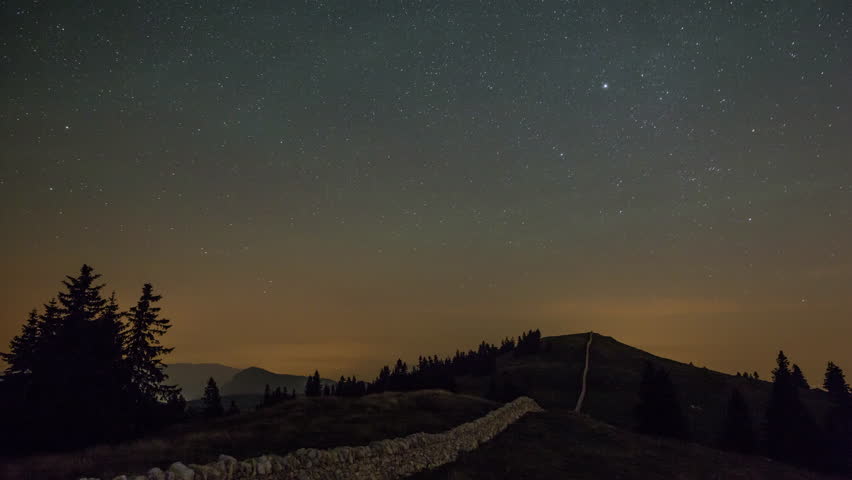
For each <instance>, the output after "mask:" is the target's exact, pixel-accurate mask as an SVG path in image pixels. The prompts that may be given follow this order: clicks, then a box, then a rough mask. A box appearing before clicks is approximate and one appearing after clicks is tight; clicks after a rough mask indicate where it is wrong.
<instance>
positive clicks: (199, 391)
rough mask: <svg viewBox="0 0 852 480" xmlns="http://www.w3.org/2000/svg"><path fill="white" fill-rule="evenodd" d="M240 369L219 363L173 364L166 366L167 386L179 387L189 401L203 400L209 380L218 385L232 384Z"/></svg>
mask: <svg viewBox="0 0 852 480" xmlns="http://www.w3.org/2000/svg"><path fill="white" fill-rule="evenodd" d="M239 372H240V369H239V368H234V367H229V366H227V365H222V364H219V363H173V364H171V365H166V375H168V376H169V378H168V380H166V383H167V384H170V385H175V384H176V385H177V386H178V387H180V389H181V390H182V391H183V396H184V398H186V399H187V400H194V399H197V398H201V397H202V395H204V387H205V386H206V385H207V380H209V379H210V377H213V380H216V384H217V385H224V384H225V383H227V382H230V381H231V379H232V378H234V375H236V374H237V373H239Z"/></svg>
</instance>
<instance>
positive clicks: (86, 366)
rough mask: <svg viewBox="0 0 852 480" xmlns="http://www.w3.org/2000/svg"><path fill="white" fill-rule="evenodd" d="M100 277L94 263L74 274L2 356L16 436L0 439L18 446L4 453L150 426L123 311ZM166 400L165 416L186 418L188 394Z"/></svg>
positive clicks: (71, 444)
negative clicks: (139, 398)
mask: <svg viewBox="0 0 852 480" xmlns="http://www.w3.org/2000/svg"><path fill="white" fill-rule="evenodd" d="M99 278H100V275H97V274H95V273H94V271H93V269H92V268H91V267H90V266H88V265H83V266H82V268H81V269H80V272H79V274H78V275H77V276H67V277H66V280H64V281H63V282H62V284H63V286H64V291H61V292H59V294H58V300H57V298H54V299H52V300H51V301H50V302H48V303H47V304H45V305H44V312H43V313H42V314H40V315H32V314H31V315H30V317H29V319H28V320H27V322H26V324H25V325H24V328H23V331H22V333H21V335H19V336H17V337H16V338H14V339H13V341H12V343H11V344H10V348H11V349H10V352H9V353H8V354H4V355H3V358H4V359H6V360H7V361H8V362H9V368H7V370H6V372H5V374H4V375H3V381H2V382H0V389H2V392H0V400H2V406H0V412H2V414H3V415H4V416H5V417H7V418H2V419H0V423H2V424H3V425H4V431H5V432H8V433H9V434H8V435H5V436H3V439H2V440H0V441H2V442H6V443H9V442H11V443H12V445H10V447H11V448H5V447H6V446H7V445H0V447H4V448H0V450H4V451H27V450H33V449H56V448H75V447H79V446H83V445H87V444H91V443H94V442H100V441H114V440H119V439H123V438H126V437H128V436H131V435H134V434H138V433H140V432H141V431H142V430H143V427H146V423H145V422H142V421H140V419H139V418H138V416H137V414H138V411H139V407H138V404H137V402H136V396H135V395H133V392H134V387H133V384H132V377H133V376H132V369H131V368H130V365H131V363H130V362H129V361H128V358H127V357H128V356H127V350H126V349H125V347H126V342H125V335H124V327H123V324H122V318H123V314H122V312H121V311H120V309H119V306H118V302H117V300H116V298H115V294H113V295H112V296H111V297H109V298H104V297H103V296H102V295H101V290H102V289H103V285H100V284H98V283H97V281H98V279H99ZM163 400H165V401H166V402H167V403H166V404H165V405H162V406H161V407H162V409H161V410H162V412H161V413H158V416H161V417H163V418H168V419H170V420H177V419H179V418H181V417H182V415H183V407H184V406H185V401H184V400H183V399H182V397H180V396H179V395H169V396H167V397H166V398H164V399H163ZM178 409H180V410H181V411H180V412H178V411H177V410H178ZM57 431H61V432H63V434H62V435H55V434H54V433H55V432H57Z"/></svg>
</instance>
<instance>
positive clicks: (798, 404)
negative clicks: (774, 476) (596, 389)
mask: <svg viewBox="0 0 852 480" xmlns="http://www.w3.org/2000/svg"><path fill="white" fill-rule="evenodd" d="M776 364H777V366H776V368H775V369H773V371H772V391H771V393H770V396H769V401H768V403H767V405H766V410H765V412H764V421H763V423H762V426H763V429H762V431H758V432H755V429H754V423H753V421H752V412H751V410H750V408H749V406H748V402H747V401H746V397H745V396H744V395H743V394H742V392H741V391H740V390H739V389H738V388H734V389H732V391H731V393H730V397H729V400H728V405H727V411H726V417H725V421H724V424H723V426H722V430H721V432H720V433H719V440H718V446H719V447H721V448H723V449H725V450H730V451H735V452H739V453H746V454H752V453H764V454H766V455H768V456H769V457H770V458H773V459H775V460H778V461H781V462H786V463H791V464H794V465H797V466H801V467H805V468H810V469H813V470H819V471H824V472H831V473H846V474H850V473H852V391H850V387H849V385H848V384H847V383H846V378H845V376H844V374H843V370H841V368H840V367H839V366H837V365H836V364H834V363H833V362H828V364H827V366H826V370H825V376H824V379H823V384H822V387H823V389H824V390H825V392H827V393H826V394H827V395H828V397H829V398H830V401H831V407H830V409H829V411H828V413H827V414H826V416H825V418H824V419H823V422H822V423H821V424H820V422H818V421H817V420H816V419H815V417H814V416H813V415H812V414H811V412H809V411H808V409H807V408H806V406H805V404H804V403H803V402H802V401H801V399H800V397H799V393H800V392H801V391H803V390H804V391H806V390H808V389H809V388H810V385H809V384H808V382H807V380H806V379H805V376H804V374H803V373H802V370H801V369H800V368H799V367H798V365H795V364H793V366H792V368H791V366H790V362H789V360H788V358H787V356H786V355H785V354H784V352H783V351H781V352H779V353H778V357H777V359H776ZM736 376H737V377H742V378H749V379H752V380H757V379H758V378H759V377H758V375H757V372H755V373H754V375H748V374H741V373H739V372H737V375H736ZM634 416H635V420H636V426H637V430H638V431H639V432H641V433H646V434H652V435H660V436H666V437H672V438H680V439H688V438H689V436H690V434H689V431H688V428H687V423H686V420H685V417H684V415H683V412H682V410H681V407H680V402H679V401H678V394H677V389H676V387H675V385H674V384H673V383H672V381H671V378H670V377H669V374H668V372H667V371H666V370H665V369H663V368H660V367H656V366H655V365H653V364H652V363H650V362H648V363H647V364H646V366H645V369H644V371H643V374H642V380H641V382H640V386H639V401H638V403H637V405H636V407H635V409H634ZM761 434H762V435H761Z"/></svg>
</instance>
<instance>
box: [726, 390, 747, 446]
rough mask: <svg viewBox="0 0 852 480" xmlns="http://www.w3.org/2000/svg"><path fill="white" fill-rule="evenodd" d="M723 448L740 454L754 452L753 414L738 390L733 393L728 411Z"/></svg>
mask: <svg viewBox="0 0 852 480" xmlns="http://www.w3.org/2000/svg"><path fill="white" fill-rule="evenodd" d="M720 443H721V446H722V448H724V449H726V450H731V451H734V452H739V453H751V452H752V451H754V432H753V430H752V421H751V414H750V413H749V410H748V405H747V404H746V401H745V397H743V395H742V393H740V391H739V390H738V389H734V390H733V391H732V392H731V398H730V399H729V400H728V411H727V416H726V418H725V430H724V432H722V438H721V442H720Z"/></svg>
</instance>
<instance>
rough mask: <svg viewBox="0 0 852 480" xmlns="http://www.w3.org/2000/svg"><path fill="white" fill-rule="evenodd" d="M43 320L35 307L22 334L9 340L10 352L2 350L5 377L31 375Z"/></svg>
mask: <svg viewBox="0 0 852 480" xmlns="http://www.w3.org/2000/svg"><path fill="white" fill-rule="evenodd" d="M41 323H42V320H41V318H40V317H39V314H38V310H36V309H33V310H32V311H31V312H30V313H29V315H28V316H27V321H26V323H25V324H24V326H23V327H22V328H21V334H20V335H16V336H15V337H14V338H12V340H11V341H10V342H9V353H3V352H0V358H2V359H3V361H4V362H6V364H7V367H6V372H5V377H7V378H9V377H12V376H16V375H18V376H23V375H30V374H32V372H33V365H34V363H35V360H36V358H37V353H36V349H37V348H38V343H39V340H40V334H41V332H40V330H41Z"/></svg>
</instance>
